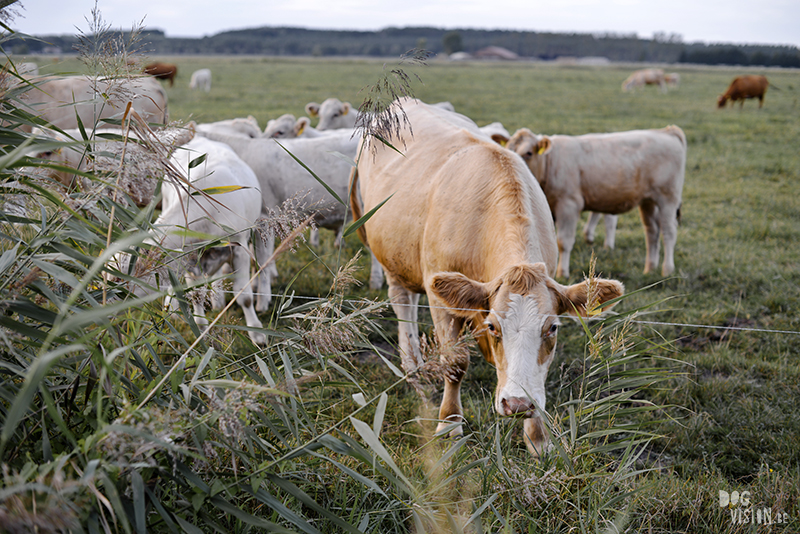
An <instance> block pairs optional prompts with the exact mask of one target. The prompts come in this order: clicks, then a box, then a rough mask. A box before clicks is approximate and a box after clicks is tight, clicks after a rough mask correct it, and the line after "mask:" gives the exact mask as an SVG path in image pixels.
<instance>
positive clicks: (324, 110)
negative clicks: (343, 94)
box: [317, 98, 352, 130]
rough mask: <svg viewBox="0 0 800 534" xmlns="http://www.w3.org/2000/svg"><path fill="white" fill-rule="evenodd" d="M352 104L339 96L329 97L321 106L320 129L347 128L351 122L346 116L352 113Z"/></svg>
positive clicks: (319, 111)
mask: <svg viewBox="0 0 800 534" xmlns="http://www.w3.org/2000/svg"><path fill="white" fill-rule="evenodd" d="M351 108H352V106H351V105H350V102H342V101H340V100H339V99H337V98H328V99H327V100H325V101H324V102H323V103H322V105H321V106H320V107H319V110H318V114H319V123H318V124H317V129H318V130H333V129H335V128H346V127H347V126H348V125H349V123H348V121H347V119H346V118H345V116H346V115H347V114H349V113H350V111H351Z"/></svg>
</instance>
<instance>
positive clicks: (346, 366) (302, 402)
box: [0, 57, 800, 533]
mask: <svg viewBox="0 0 800 534" xmlns="http://www.w3.org/2000/svg"><path fill="white" fill-rule="evenodd" d="M159 59H165V60H168V61H174V62H176V63H177V64H178V66H179V76H178V79H177V81H176V84H175V86H174V87H172V88H169V87H168V88H167V92H168V93H169V99H170V113H171V117H172V119H173V120H180V121H186V120H189V119H190V118H192V119H195V120H198V121H201V122H204V121H214V120H220V119H227V118H232V117H236V116H246V115H249V114H252V115H254V116H255V117H256V118H257V119H258V120H259V122H260V123H261V124H262V126H263V125H264V124H266V120H267V119H269V118H274V117H276V116H278V115H280V114H282V113H287V112H289V113H294V114H295V115H297V116H300V115H302V114H304V112H303V107H304V105H305V103H306V102H309V101H317V102H321V101H322V100H323V99H325V98H327V97H329V96H336V97H338V98H341V99H342V100H349V101H351V102H353V103H357V102H360V101H361V100H363V99H364V98H365V94H366V93H365V90H364V88H367V87H369V86H372V85H374V84H375V83H376V82H377V81H378V80H379V79H380V77H381V76H383V75H385V74H387V73H388V69H391V68H395V67H396V65H394V64H392V65H386V66H384V65H383V64H382V63H380V62H375V61H367V60H332V61H327V62H326V61H318V60H312V59H297V60H291V61H290V60H283V59H274V58H261V57H249V58H239V57H237V58H230V57H226V58H221V57H166V58H159ZM45 63H46V61H41V60H40V65H45ZM201 67H209V68H211V70H212V72H213V73H214V82H213V85H212V90H211V92H210V93H209V94H206V93H201V92H191V91H189V89H188V80H189V76H190V75H191V72H192V71H193V70H194V69H196V68H201ZM82 68H83V67H82V65H80V64H78V63H77V62H71V61H67V62H61V63H58V64H52V65H47V70H48V71H61V72H66V71H78V70H80V69H82ZM403 68H404V69H406V70H408V71H409V72H415V73H416V74H418V75H419V76H420V78H421V80H422V83H419V82H415V83H414V84H413V89H414V92H415V94H416V95H417V96H418V97H420V98H421V99H423V100H426V101H430V102H437V101H442V100H448V101H450V102H452V103H453V104H454V106H455V108H456V110H458V111H459V112H461V113H464V114H465V115H467V116H469V117H471V118H473V119H474V120H475V121H476V122H477V123H478V124H479V125H484V124H487V123H489V122H493V121H501V122H502V123H503V124H504V125H505V126H506V128H507V129H508V130H509V131H511V132H513V131H514V130H515V129H516V128H519V127H529V128H531V129H532V130H534V131H537V132H542V133H562V134H581V133H586V132H598V131H616V130H627V129H634V128H652V127H662V126H664V125H667V124H677V125H679V126H680V127H682V128H683V129H684V131H685V132H686V135H687V138H688V141H689V156H688V162H687V174H686V185H685V188H684V197H683V199H684V201H683V207H682V220H681V227H680V229H679V235H678V244H677V247H676V266H677V271H678V272H677V274H676V276H674V277H672V278H670V279H668V280H662V279H661V278H660V277H659V276H657V275H656V274H651V275H643V274H642V268H643V263H644V238H643V232H642V229H641V224H640V222H639V220H638V215H637V214H636V213H634V212H632V213H629V214H626V215H624V216H622V217H620V221H619V227H618V232H617V240H616V241H617V248H616V249H615V250H613V251H608V250H603V249H602V248H601V245H600V243H601V240H602V230H601V231H600V233H601V235H600V236H599V237H598V241H597V244H596V245H595V247H594V248H592V247H590V246H588V245H585V244H579V245H578V246H576V248H575V250H574V251H573V257H572V265H573V279H577V278H578V277H580V276H582V274H583V273H588V272H589V269H590V266H589V265H590V258H591V255H592V253H594V254H595V255H596V258H597V269H598V271H600V272H602V274H603V276H607V277H613V278H617V279H619V280H622V281H623V282H624V283H625V284H626V287H627V290H628V292H629V295H628V296H627V297H626V298H625V299H624V300H623V302H622V303H620V305H619V306H618V307H617V308H616V312H618V314H619V315H614V316H611V317H609V318H607V319H606V320H604V321H601V322H592V323H590V324H589V325H582V324H580V323H578V322H570V323H569V324H567V325H566V326H565V327H564V328H562V330H561V334H560V336H559V346H558V348H557V354H556V359H555V363H554V365H553V366H552V367H551V370H550V376H549V379H548V389H547V391H548V404H549V412H550V416H551V426H552V432H553V434H554V435H555V438H556V439H555V440H554V442H555V444H556V446H555V447H554V449H553V451H552V452H551V454H550V455H548V456H547V457H546V458H545V459H544V460H543V461H535V460H533V459H531V458H530V457H529V455H528V454H527V452H526V451H525V448H524V445H523V444H522V441H521V438H520V425H519V424H518V423H516V424H515V421H512V420H506V419H499V418H497V416H496V415H495V414H494V413H493V412H492V410H491V397H492V393H493V386H494V380H495V379H494V370H493V369H491V367H490V366H488V365H487V364H486V363H485V362H483V361H482V360H481V358H480V357H479V356H478V354H477V352H475V353H474V354H473V358H472V365H471V368H470V374H469V376H468V377H467V379H466V381H465V385H464V386H465V387H464V403H465V413H466V414H467V417H468V421H467V423H466V429H465V435H464V438H463V439H461V440H457V441H449V440H446V439H441V438H435V437H434V436H432V432H433V429H434V428H435V421H434V420H433V417H435V410H434V408H435V406H436V398H435V394H433V398H432V399H431V400H430V402H427V403H426V402H424V401H422V400H420V398H419V396H417V395H416V394H415V393H414V392H413V390H412V389H411V388H409V387H408V386H407V385H406V384H405V382H404V381H403V380H402V373H399V371H398V370H397V368H398V367H399V358H397V356H396V353H395V350H394V339H393V337H392V336H393V335H395V334H394V325H393V324H392V318H393V316H392V314H391V311H387V310H386V309H385V308H384V307H383V306H381V305H380V302H382V301H384V300H385V298H386V293H385V290H383V291H381V292H371V291H369V290H368V289H366V288H365V286H364V285H361V286H354V285H350V286H345V287H347V288H346V289H344V290H343V289H342V287H343V285H342V283H338V284H335V283H334V281H335V279H336V280H338V281H339V282H342V281H344V280H345V279H346V278H347V277H346V276H345V275H346V272H345V271H340V269H341V267H343V266H344V265H345V264H346V263H347V260H348V259H350V258H353V257H355V256H356V252H357V251H359V250H360V249H361V246H360V244H359V243H358V241H357V240H356V239H354V237H353V236H351V237H348V238H347V240H346V244H345V246H344V248H343V249H342V250H338V249H335V248H334V247H333V245H332V241H333V240H332V236H331V235H328V234H327V233H325V238H324V239H323V243H322V246H321V247H320V249H318V250H313V249H310V248H309V247H307V246H305V245H304V244H302V243H300V244H299V245H298V247H297V251H296V252H292V253H288V252H287V253H284V254H282V255H281V256H280V257H279V259H278V268H279V271H280V278H279V284H278V287H277V288H276V291H277V293H278V294H279V295H281V297H280V298H278V299H276V302H275V304H274V305H273V307H272V308H271V310H270V312H269V313H268V314H266V315H265V316H264V317H262V318H263V319H264V320H265V324H267V323H268V324H267V329H268V332H269V334H270V343H269V345H268V347H267V348H265V349H257V348H256V347H254V346H252V345H251V344H250V342H249V340H248V338H247V336H246V335H245V333H244V332H243V331H242V330H241V327H240V326H239V325H241V324H242V320H241V317H240V316H239V315H238V312H237V311H235V310H230V311H227V312H226V313H224V314H223V315H222V317H221V318H220V323H218V324H217V326H216V327H215V328H213V329H212V330H211V333H210V334H209V335H206V336H204V337H200V338H199V340H198V341H197V342H195V340H196V339H198V337H197V334H198V333H199V332H198V331H196V330H195V328H194V327H191V326H187V321H188V323H189V324H190V325H191V323H192V321H191V319H190V318H189V317H190V316H188V317H187V316H186V315H185V314H182V313H177V314H170V313H166V312H164V311H163V310H162V308H161V306H160V300H159V299H153V300H152V301H143V300H135V299H134V300H132V297H131V296H130V295H127V294H126V293H125V290H124V288H122V287H118V286H106V285H104V282H103V281H102V278H101V276H100V275H101V272H102V264H103V260H104V259H106V258H108V257H109V255H110V253H111V252H113V250H115V249H114V247H113V246H112V247H109V246H108V245H107V232H108V231H109V226H111V232H112V237H113V239H112V242H114V243H117V245H118V246H119V247H120V248H124V247H130V246H133V245H135V244H137V243H139V242H141V240H142V238H143V234H142V233H141V232H142V231H145V230H146V229H147V227H148V221H149V216H148V215H149V213H151V211H150V212H148V211H146V210H145V211H144V212H140V211H139V210H133V209H131V208H125V207H123V206H120V205H117V206H115V207H114V210H115V211H114V218H115V219H116V221H117V222H116V223H115V224H114V225H110V224H109V223H110V220H111V213H112V211H111V210H112V205H111V203H110V201H108V200H102V201H98V202H96V203H94V204H91V205H90V206H88V207H87V206H86V205H84V204H77V203H76V201H77V199H78V197H79V195H80V194H79V193H76V194H75V195H77V197H76V198H73V199H70V200H64V199H63V198H62V197H60V196H58V195H53V194H50V193H49V192H48V191H47V190H46V189H44V188H37V187H38V184H39V182H36V181H34V180H33V179H27V178H21V175H20V173H19V172H18V171H17V170H16V169H17V168H18V167H19V165H20V161H19V157H20V154H19V153H15V152H14V149H16V148H17V147H18V146H20V145H21V144H22V143H24V142H25V138H24V137H22V138H20V137H15V136H13V135H12V134H11V133H10V132H7V131H4V134H5V137H4V150H5V154H7V155H6V157H5V158H4V159H3V160H2V171H3V183H4V187H5V188H6V191H5V192H6V193H8V192H10V188H11V187H12V180H20V179H22V180H23V181H24V182H25V184H26V185H28V186H29V187H30V189H27V190H26V193H25V195H26V196H27V198H28V200H29V205H30V203H32V205H33V206H35V207H36V209H34V210H29V211H28V212H27V214H26V215H24V216H19V215H18V216H12V215H9V213H8V210H6V211H5V215H4V217H5V220H4V223H5V224H4V226H3V255H2V257H0V291H2V299H3V304H2V305H3V312H4V313H3V316H2V318H0V321H1V322H2V327H3V330H2V343H3V356H2V360H1V361H2V382H0V396H2V400H1V401H0V409H1V410H2V412H0V413H2V430H1V431H0V462H2V463H3V466H4V472H3V477H4V478H3V485H2V493H0V514H4V515H3V517H2V519H3V521H0V525H3V527H2V528H6V529H7V530H9V531H14V530H12V528H11V527H10V526H9V525H24V524H25V523H24V521H26V520H30V521H34V520H37V521H39V522H40V523H39V529H40V531H42V532H45V531H48V530H46V529H48V528H49V529H50V530H49V531H58V529H59V528H60V529H62V530H66V529H73V530H76V531H79V530H84V531H88V532H102V531H125V532H133V531H135V532H159V531H165V532H166V531H170V532H180V531H185V532H198V531H208V532H212V531H228V532H248V531H253V532H256V531H272V530H275V531H296V532H356V531H360V532H381V533H383V532H409V531H414V532H604V531H605V532H623V531H624V532H692V533H698V532H708V533H717V532H751V531H758V532H787V533H788V532H795V531H797V524H798V523H797V521H798V513H800V510H799V509H798V507H797V496H798V495H800V418H798V416H797V411H796V406H797V404H798V401H800V389H799V388H800V386H798V384H800V367H798V365H797V362H796V360H797V358H798V356H800V335H798V334H797V332H798V331H800V328H799V327H798V326H799V325H798V322H799V320H798V317H797V314H796V303H797V302H798V301H800V289H798V288H799V287H800V248H798V247H797V246H796V245H795V243H797V242H799V240H800V196H798V185H797V182H798V179H800V155H798V152H797V147H798V146H800V120H799V119H800V108H798V103H797V100H798V90H799V89H800V73H798V72H796V71H768V72H766V74H767V76H768V77H769V79H770V81H771V82H772V83H773V84H774V85H775V86H777V88H780V90H776V89H774V88H773V89H770V90H769V92H768V94H767V97H766V103H765V106H764V108H763V109H761V110H758V109H756V104H755V103H753V102H748V103H746V104H745V107H744V109H743V110H741V111H740V110H739V109H738V107H737V108H736V109H725V110H718V109H716V106H715V98H716V95H717V94H719V93H721V92H722V91H724V89H725V88H726V87H727V84H728V83H729V82H730V80H731V79H732V77H733V76H734V75H736V74H738V73H740V72H742V71H739V70H735V69H709V70H700V69H688V68H684V69H675V70H677V71H678V72H679V73H680V74H681V80H682V84H681V87H680V88H679V89H677V90H674V91H671V92H669V93H667V94H661V93H659V92H657V91H656V90H654V89H652V88H648V89H647V90H644V91H640V92H637V93H633V94H623V93H622V92H621V91H620V83H621V81H622V80H623V79H624V78H625V77H626V76H627V74H628V73H629V70H630V69H629V68H623V67H621V66H609V67H602V68H590V67H577V66H553V65H511V64H459V65H454V64H439V63H432V64H431V65H429V66H427V67H418V66H414V65H411V64H406V65H404V66H403ZM23 176H24V175H23ZM76 206H80V207H79V208H76ZM149 209H150V210H152V208H149ZM358 261H359V265H361V266H362V267H366V264H367V261H366V259H365V258H364V257H362V258H361V259H360V260H358ZM348 272H349V271H348ZM337 274H338V276H336V275H337ZM367 275H368V271H367V269H365V268H362V270H361V271H359V272H357V273H355V277H356V278H357V279H358V280H359V281H361V282H364V281H366V278H367ZM104 287H105V288H106V291H109V292H111V293H110V294H113V295H114V296H117V297H119V300H118V301H115V302H116V303H115V304H112V305H106V306H104V305H103V304H104V302H105V300H104V298H103V288H104ZM333 287H336V289H332V288H333ZM423 300H424V299H423ZM381 309H382V310H383V311H382V312H379V310H381ZM422 322H423V329H424V330H426V331H428V332H430V328H431V325H430V321H429V317H427V316H426V315H425V313H424V312H423V314H422ZM431 351H432V357H435V347H434V348H432V349H431ZM436 389H438V383H436V382H435V381H434V383H433V384H432V385H431V391H435V390H436ZM720 491H724V492H727V493H728V494H732V492H734V491H738V492H743V491H748V492H749V495H750V497H749V499H750V507H749V508H748V507H746V506H744V505H742V504H741V503H740V504H738V505H731V506H729V507H721V506H720V504H719V492H720ZM764 509H768V510H769V512H770V516H771V518H772V520H773V524H772V525H769V526H764V525H761V526H757V525H752V524H750V523H751V521H749V522H748V523H744V522H734V521H733V519H734V518H740V517H741V518H743V517H744V516H743V515H742V516H740V515H737V514H739V513H740V512H743V511H744V510H747V511H750V512H752V513H753V515H752V516H750V517H751V519H754V518H755V517H756V515H755V512H756V510H761V511H762V512H763V510H764ZM784 513H786V514H788V522H778V521H776V520H777V519H778V517H779V516H778V514H784ZM762 517H763V514H762ZM780 517H781V518H782V517H783V516H782V515H781V516H780ZM13 521H17V523H14V522H13ZM18 531H25V530H24V529H23V528H21V527H20V530H18Z"/></svg>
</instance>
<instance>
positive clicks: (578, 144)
mask: <svg viewBox="0 0 800 534" xmlns="http://www.w3.org/2000/svg"><path fill="white" fill-rule="evenodd" d="M507 148H508V149H509V150H512V151H514V152H516V153H517V154H519V155H520V156H522V159H524V160H525V161H526V162H527V164H528V167H529V168H530V169H531V171H532V172H533V175H534V176H535V177H536V179H537V180H538V182H539V184H540V185H541V186H542V189H543V190H544V194H545V196H546V197H547V201H548V203H549V204H550V209H551V210H552V212H553V216H554V217H555V220H556V227H557V229H558V248H559V252H560V257H559V261H558V269H557V270H556V276H560V277H564V278H567V277H568V276H569V256H570V252H571V251H572V247H573V245H574V244H575V228H576V226H577V224H578V219H579V218H580V213H581V212H582V211H584V210H588V211H593V212H599V213H610V214H615V215H616V214H619V213H625V212H626V211H629V210H631V209H633V208H635V207H636V206H639V212H640V213H641V216H642V223H643V224H644V228H645V239H646V241H647V257H646V260H645V264H644V272H645V273H648V272H650V271H651V270H652V269H653V268H655V266H656V265H657V264H658V255H659V251H658V249H659V243H658V238H659V234H661V236H662V238H663V241H664V263H663V266H662V269H661V272H662V274H663V275H664V276H666V275H669V274H671V273H672V272H673V271H674V270H675V261H674V257H673V254H674V250H675V241H676V239H677V227H678V218H679V215H680V206H681V194H682V191H683V178H684V171H685V167H686V136H685V135H684V134H683V130H681V129H680V128H678V127H677V126H667V127H666V128H663V129H661V130H632V131H628V132H616V133H604V134H587V135H580V136H577V137H573V136H568V135H553V136H549V137H548V136H543V135H536V134H533V133H532V132H531V131H530V130H528V129H527V128H522V129H520V130H517V131H516V132H515V133H514V135H513V136H511V139H510V140H509V142H508V145H507ZM595 224H596V221H595Z"/></svg>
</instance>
